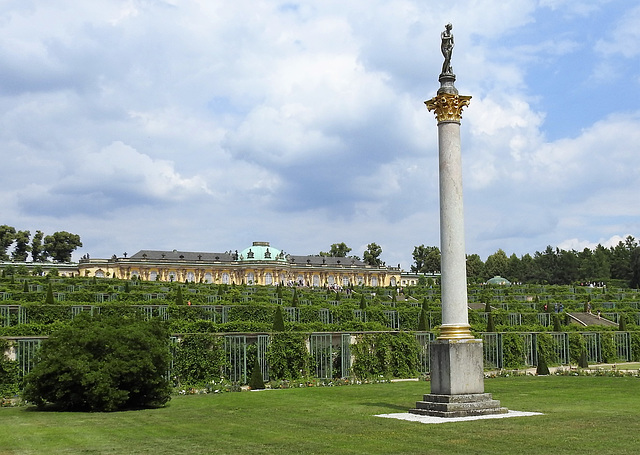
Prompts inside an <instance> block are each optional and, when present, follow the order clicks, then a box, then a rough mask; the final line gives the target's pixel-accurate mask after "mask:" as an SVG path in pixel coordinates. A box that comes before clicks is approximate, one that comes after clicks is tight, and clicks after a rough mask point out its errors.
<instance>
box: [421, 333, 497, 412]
mask: <svg viewBox="0 0 640 455" xmlns="http://www.w3.org/2000/svg"><path fill="white" fill-rule="evenodd" d="M429 350H430V356H431V393H430V394H428V395H424V397H423V401H418V402H417V403H416V407H415V409H411V410H409V412H410V413H412V414H422V415H430V416H436V417H466V416H478V415H487V414H504V413H506V412H507V409H506V408H502V407H500V401H498V400H494V399H492V397H491V394H490V393H484V374H483V372H484V367H483V356H482V340H477V339H470V340H441V339H438V340H435V341H434V342H432V343H431V346H430V347H429Z"/></svg>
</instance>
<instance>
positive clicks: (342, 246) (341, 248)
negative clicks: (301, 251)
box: [320, 242, 351, 258]
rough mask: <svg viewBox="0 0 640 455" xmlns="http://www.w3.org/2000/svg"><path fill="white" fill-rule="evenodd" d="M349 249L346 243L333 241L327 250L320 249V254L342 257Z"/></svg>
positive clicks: (345, 255)
mask: <svg viewBox="0 0 640 455" xmlns="http://www.w3.org/2000/svg"><path fill="white" fill-rule="evenodd" d="M350 251H351V248H349V247H348V246H347V244H346V243H344V242H341V243H334V244H332V245H331V249H330V250H329V252H326V251H321V252H320V256H330V257H337V258H344V257H347V254H349V252H350Z"/></svg>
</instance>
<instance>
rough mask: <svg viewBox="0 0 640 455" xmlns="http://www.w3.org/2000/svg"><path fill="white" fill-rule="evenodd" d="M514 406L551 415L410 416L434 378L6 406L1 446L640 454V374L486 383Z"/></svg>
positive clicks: (34, 449) (78, 450)
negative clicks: (45, 408)
mask: <svg viewBox="0 0 640 455" xmlns="http://www.w3.org/2000/svg"><path fill="white" fill-rule="evenodd" d="M485 388H486V391H487V392H491V393H493V394H494V397H495V398H497V399H499V400H501V402H502V404H503V405H504V406H506V407H508V408H509V409H513V410H518V411H537V412H542V413H544V415H542V416H533V417H517V418H508V419H495V420H476V421H470V422H455V423H446V424H440V425H425V424H420V423H416V422H406V421H399V420H395V419H382V418H378V417H374V415H375V414H382V413H394V412H405V411H406V410H407V409H409V408H411V407H413V406H414V404H415V401H416V400H419V399H421V397H422V394H424V393H426V392H428V389H429V384H428V383H425V382H400V383H393V384H375V385H363V386H346V387H333V388H331V387H325V388H305V389H296V390H273V391H264V392H243V393H226V394H221V395H196V396H180V397H174V398H173V400H172V401H171V402H170V403H169V405H168V406H167V407H165V408H162V409H155V410H143V411H130V412H118V413H95V414H90V413H58V412H39V411H35V410H33V409H30V408H2V409H0V454H2V455H4V454H57V453H68V454H72V453H73V454H89V453H112V454H125V453H126V454H145V453H146V454H154V455H162V454H178V453H179V454H200V453H206V454H234V453H238V454H271V453H273V454H291V453H303V454H333V453H336V454H403V453H413V454H416V453H419V454H447V455H448V454H485V453H487V454H488V453H490V454H500V453H505V454H506V453H509V454H511V453H525V454H549V453H576V454H583V455H584V454H596V453H597V454H627V453H628V454H631V453H633V454H635V453H638V451H640V379H638V378H631V377H625V378H612V377H584V376H579V377H564V376H559V377H556V376H552V377H531V376H528V377H514V378H495V379H490V380H487V381H486V382H485Z"/></svg>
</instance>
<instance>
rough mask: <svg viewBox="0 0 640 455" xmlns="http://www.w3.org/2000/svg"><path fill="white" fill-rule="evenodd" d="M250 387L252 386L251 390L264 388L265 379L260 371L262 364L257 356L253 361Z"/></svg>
mask: <svg viewBox="0 0 640 455" xmlns="http://www.w3.org/2000/svg"><path fill="white" fill-rule="evenodd" d="M249 387H250V388H251V390H260V389H264V379H263V377H262V371H260V364H259V363H258V357H257V356H256V358H255V360H254V362H253V370H252V371H251V379H250V380H249Z"/></svg>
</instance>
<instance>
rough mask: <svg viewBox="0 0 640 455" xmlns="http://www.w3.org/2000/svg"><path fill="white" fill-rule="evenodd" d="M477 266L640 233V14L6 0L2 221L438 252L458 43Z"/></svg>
mask: <svg viewBox="0 0 640 455" xmlns="http://www.w3.org/2000/svg"><path fill="white" fill-rule="evenodd" d="M447 22H451V23H452V24H453V32H454V36H455V41H456V47H455V49H454V54H453V61H452V64H453V68H454V72H455V73H456V75H457V82H456V86H457V88H458V90H459V91H460V93H461V94H463V95H471V96H472V97H473V99H472V101H471V105H470V106H469V107H468V108H467V109H466V110H465V111H464V114H463V120H462V126H461V128H462V130H461V131H462V154H463V165H464V190H465V201H464V203H465V225H466V243H467V245H466V246H467V252H468V253H469V254H471V253H477V254H479V255H480V256H481V257H482V258H483V259H486V257H487V256H488V255H490V254H492V253H494V252H495V251H497V250H498V249H499V248H502V249H503V250H504V251H505V252H506V253H507V254H511V253H516V254H517V255H518V256H521V255H523V254H526V253H531V254H533V253H534V252H535V251H542V250H544V248H545V247H546V246H547V245H552V246H554V247H555V246H559V247H561V248H564V249H572V248H575V249H579V250H581V249H583V248H584V247H587V246H595V245H596V244H598V243H602V244H605V245H609V244H610V243H611V242H614V243H617V241H618V239H619V238H622V237H625V236H626V235H633V236H634V237H636V238H638V237H640V203H639V202H640V160H639V155H640V154H639V152H640V107H639V103H638V101H639V100H640V26H639V24H640V6H639V5H638V3H637V2H631V1H628V0H511V1H504V0H460V1H457V0H451V1H447V2H435V1H428V2H427V1H421V0H415V1H411V0H386V1H385V0H349V1H344V0H341V1H334V0H323V1H291V2H288V1H258V0H233V1H231V0H227V1H219V0H201V1H196V0H167V1H161V0H157V1H156V0H127V1H117V0H92V1H90V2H86V1H78V0H54V1H46V2H45V1H37V0H4V1H2V2H0V37H1V38H0V224H8V225H11V226H14V227H16V229H21V230H25V229H29V230H31V232H32V233H33V232H35V230H36V229H40V230H42V231H44V232H45V233H46V234H50V233H53V232H55V231H58V230H66V231H70V232H73V233H76V234H79V235H80V236H81V238H82V241H83V243H84V247H83V248H81V249H79V250H78V251H77V252H76V254H75V256H74V258H75V259H77V258H79V257H80V256H81V255H83V254H85V253H89V254H90V255H91V256H92V257H110V256H111V255H112V254H117V255H121V254H122V253H123V252H125V251H126V252H128V253H129V254H133V253H135V252H136V251H138V250H140V249H174V248H175V249H178V250H186V251H211V252H222V251H226V250H235V249H238V250H241V249H243V248H245V247H246V246H249V245H250V244H251V242H252V241H255V240H259V241H270V242H271V245H272V246H274V247H276V248H279V249H282V250H284V251H286V252H287V253H291V254H315V253H318V252H319V251H321V250H323V251H326V250H328V248H329V247H330V245H331V244H332V243H339V242H345V243H347V245H349V246H350V247H351V248H353V253H355V254H357V255H360V256H362V253H363V251H364V250H365V249H366V246H367V244H368V243H371V242H376V243H378V244H379V245H381V246H382V249H383V254H382V259H383V260H384V261H386V262H387V264H392V265H395V264H397V263H401V265H402V267H403V268H405V269H408V268H409V267H410V265H411V263H412V258H411V253H412V251H413V248H414V246H416V245H421V244H425V245H438V244H439V221H438V180H437V177H438V169H437V163H438V158H437V153H438V150H437V126H436V120H435V118H434V116H433V114H432V113H429V112H428V111H427V110H426V108H425V106H424V100H426V99H429V98H431V97H433V96H434V95H435V93H436V90H437V89H438V74H439V72H440V69H441V66H442V55H441V53H440V33H441V31H442V30H443V29H444V25H445V24H446V23H447Z"/></svg>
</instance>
